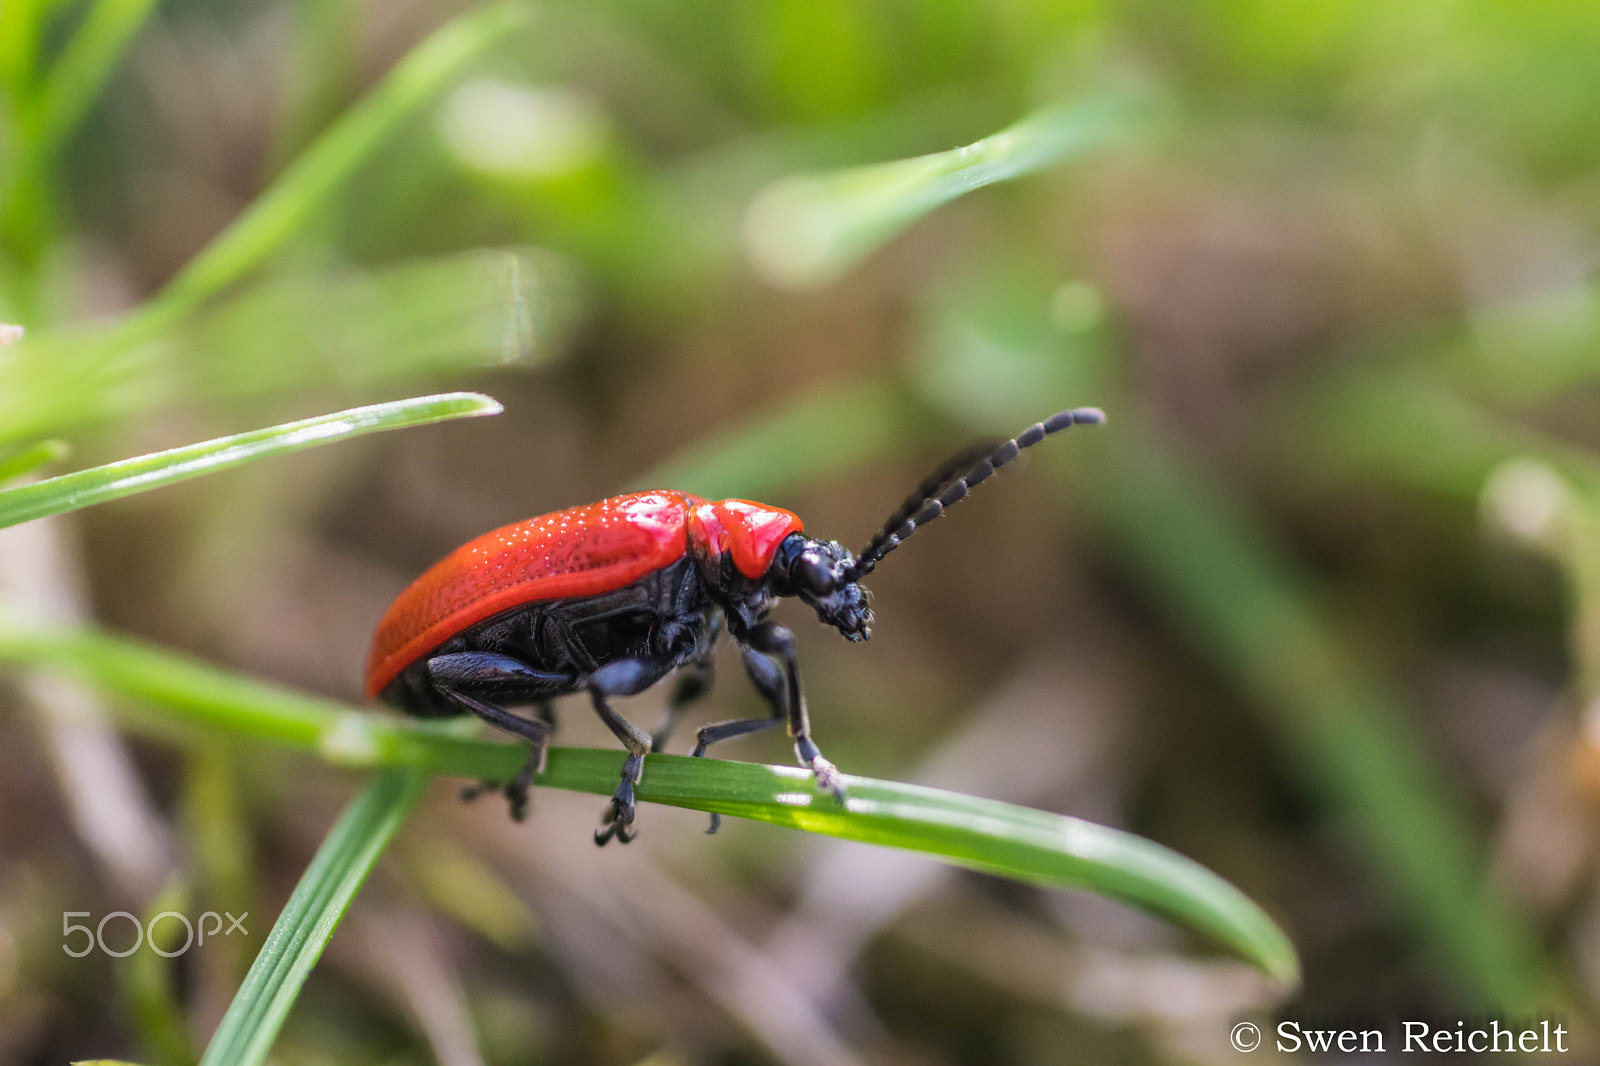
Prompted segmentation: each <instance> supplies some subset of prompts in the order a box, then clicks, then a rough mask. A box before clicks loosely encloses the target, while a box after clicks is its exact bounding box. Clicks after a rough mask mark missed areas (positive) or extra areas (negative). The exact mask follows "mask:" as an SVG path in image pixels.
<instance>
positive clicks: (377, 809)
mask: <svg viewBox="0 0 1600 1066" xmlns="http://www.w3.org/2000/svg"><path fill="white" fill-rule="evenodd" d="M427 781H428V777H427V775H426V774H425V773H422V772H421V771H418V770H407V769H389V770H384V771H383V772H381V773H380V774H378V776H377V777H375V778H374V779H373V781H372V783H371V784H369V785H368V786H367V787H366V788H365V789H363V790H362V791H361V793H360V794H359V795H358V796H357V797H356V798H355V800H354V801H353V802H352V803H351V804H350V806H349V807H347V808H346V809H345V812H344V814H343V815H341V816H340V818H339V821H338V823H337V824H335V825H334V827H333V830H332V832H330V833H329V834H328V837H327V839H326V840H324V841H323V842H322V847H321V848H319V849H317V854H316V857H315V858H314V859H312V860H311V865H310V866H309V867H307V868H306V872H305V874H304V875H303V876H302V877H301V878H300V883H299V884H298V885H296V886H295V889H294V893H293V894H292V895H290V897H289V902H288V904H287V905H285V906H284V908H283V913H282V914H280V915H279V916H278V920H277V921H276V922H275V923H273V926H272V932H270V933H268V934H267V940H266V943H265V944H263V945H262V946H261V953H260V954H259V955H257V956H256V961H255V962H254V963H252V964H251V966H250V972H249V974H248V975H246V977H245V979H244V984H243V985H242V986H240V988H239V992H238V994H237V995H235V996H234V997H233V1002H232V1003H231V1004H229V1005H228V1011H227V1013H226V1014H224V1015H223V1017H222V1023H221V1024H220V1025H218V1026H217V1031H216V1033H215V1034H214V1035H213V1036H212V1038H211V1043H210V1045H209V1046H208V1047H207V1048H206V1053H205V1055H204V1057H202V1058H201V1060H200V1062H201V1066H223V1064H226V1066H255V1064H258V1063H261V1062H265V1061H266V1058H267V1053H268V1052H269V1051H270V1050H271V1049H272V1042H273V1040H274V1039H275V1038H276V1037H277V1035H278V1030H279V1029H281V1028H282V1027H283V1022H284V1019H285V1018H287V1017H288V1015H289V1009H290V1008H291V1007H292V1006H293V1005H294V1001H295V997H296V996H298V995H299V994H300V987H301V986H302V985H304V984H305V981H306V977H307V976H309V975H310V973H311V968H312V967H313V966H315V965H316V963H317V959H319V958H320V957H321V956H322V949H323V948H324V947H326V946H327V943H328V941H329V940H330V939H331V938H332V937H333V933H334V930H335V929H337V928H338V926H339V920H340V919H341V918H343V917H344V912H345V911H346V910H347V909H348V908H349V906H350V901H351V900H353V899H354V898H355V895H356V892H357V891H359V890H360V888H361V885H362V882H364V881H365V880H366V879H367V875H368V874H369V873H371V872H372V867H373V865H374V864H375V863H376V862H377V861H378V856H379V855H380V854H382V853H383V849H384V847H385V846H386V845H387V844H388V843H389V841H390V839H391V838H393V836H394V834H395V830H397V829H398V828H399V827H400V823H401V822H402V821H404V820H405V816H406V815H407V814H408V813H409V812H410V811H411V808H412V807H414V806H415V805H416V802H417V798H418V797H419V796H420V795H421V794H422V788H423V786H424V785H426V784H427Z"/></svg>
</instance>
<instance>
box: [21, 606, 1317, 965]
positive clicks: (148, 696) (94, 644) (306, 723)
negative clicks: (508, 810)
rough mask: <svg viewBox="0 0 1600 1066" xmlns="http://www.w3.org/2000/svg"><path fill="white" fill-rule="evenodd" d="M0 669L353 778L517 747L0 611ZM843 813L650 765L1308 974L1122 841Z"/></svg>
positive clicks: (1077, 827)
mask: <svg viewBox="0 0 1600 1066" xmlns="http://www.w3.org/2000/svg"><path fill="white" fill-rule="evenodd" d="M0 658H3V659H7V660H11V661H16V662H25V663H27V664H29V665H30V666H31V667H33V668H36V669H37V668H57V669H65V670H67V671H69V672H71V673H73V674H74V675H76V676H79V677H83V678H85V679H87V680H89V681H92V682H93V683H95V684H97V685H99V686H101V687H103V688H105V689H107V690H108V691H110V692H111V693H113V694H116V695H118V696H122V697H125V698H131V699H134V700H136V701H139V702H141V703H145V704H149V705H152V706H155V707H160V708H164V709H165V710H166V711H167V713H168V714H169V715H170V716H171V717H172V718H175V719H179V720H188V721H191V722H198V723H203V724H206V725H210V726H213V727H217V728H221V729H223V730H226V731H228V732H229V733H231V734H232V735H233V736H235V737H237V738H241V739H242V738H250V739H261V740H267V741H270V742H273V743H279V744H285V745H289V746H293V747H298V748H301V749H304V750H307V751H312V752H315V753H317V754H318V755H320V756H322V757H323V758H325V759H329V760H332V761H335V762H339V763H343V764H346V765H369V766H370V765H391V766H410V767H414V768H417V769H421V770H426V771H428V772H432V773H443V774H451V775H457V776H462V777H468V778H472V779H475V780H504V779H506V778H507V777H509V776H510V775H512V774H514V773H515V772H516V771H517V769H518V768H520V766H521V765H522V762H523V759H524V758H525V755H526V749H525V747H524V746H523V745H521V744H511V743H497V742H492V741H484V740H476V739H472V738H470V737H467V736H463V735H459V734H457V733H454V732H453V731H450V730H449V729H448V727H440V726H439V725H438V724H436V723H411V722H406V721H401V720H398V719H393V718H388V717H385V716H381V715H377V714H368V713H362V712H359V711H356V710H354V709H353V708H346V707H343V706H342V705H340V704H337V703H333V702H330V701H325V700H318V699H314V698H312V697H307V696H302V695H300V694H298V693H294V692H291V691H288V690H284V689H280V688H277V687H276V686H272V685H268V684H264V683H261V682H256V681H251V680H249V679H246V678H242V677H239V676H237V675H235V674H231V673H228V672H226V671H222V670H218V669H216V668H215V667H211V666H207V665H205V664H203V663H199V662H196V661H194V660H191V659H188V658H186V657H183V656H179V655H174V654H172V653H171V652H166V651H163V650H161V649H158V648H153V647H150V646H148V645H144V644H141V643H140V642H137V641H132V640H128V639H126V638H121V637H115V636H112V635H109V634H104V633H98V632H95V631H93V630H88V629H79V628H71V627H63V626H54V625H48V624H41V623H37V622H33V621H29V620H25V619H21V618H18V617H16V616H15V615H14V614H12V613H5V612H0ZM622 759H623V753H622V752H620V751H602V750H597V749H579V748H558V749H554V750H552V751H551V752H550V753H549V759H548V763H547V766H546V769H545V772H544V773H543V774H541V775H540V776H539V777H538V779H537V781H536V783H537V784H539V785H541V786H546V787H552V788H564V789H569V790H575V791H580V792H588V793H592V794H595V795H601V796H605V795H610V794H611V792H612V790H613V789H615V788H616V783H617V774H618V772H619V771H620V770H621V766H622ZM850 789H851V798H850V801H849V806H848V807H847V808H840V807H839V806H838V805H837V804H836V803H835V802H834V801H833V799H832V798H831V797H829V796H819V795H818V794H817V792H816V791H815V789H814V788H813V786H812V783H811V779H810V775H809V774H808V773H807V772H806V771H805V770H802V769H800V768H798V767H772V766H760V765H757V764H750V763H726V762H721V761H718V760H713V759H690V758H685V757H683V756H673V755H652V756H650V757H649V759H648V760H647V762H646V769H645V774H644V779H643V781H642V783H641V784H640V785H639V789H638V795H639V798H640V799H641V800H644V801H647V802H652V803H664V804H669V805H672V806H678V807H688V808H692V809H695V810H701V811H714V812H716V813H719V814H727V815H733V816H736V817H741V818H752V819H756V820H759V821H765V822H770V823H772V824H775V825H783V826H788V827H790V828H795V829H803V830H806V831H808V832H814V833H823V834H826V835H830V836H837V837H840V838H842V839H846V840H857V841H861V842H863V843H869V844H878V845H882V846H886V847H899V848H906V849H910V850H914V851H919V852H922V853H924V854H927V855H930V856H933V857H936V858H940V859H943V860H945V861H948V862H952V863H956V864H958V865H962V866H966V867H969V868H972V869H979V870H985V871H987V872H990V873H994V874H998V875H1001V876H1005V877H1011V878H1014V879H1017V880H1022V881H1027V882H1030V883H1034V884H1040V885H1045V886H1049V887H1055V888H1063V887H1075V888H1083V889H1087V890H1089V891H1092V892H1097V893H1100V894H1102V895H1106V896H1110V897H1112V898H1115V899H1120V900H1123V901H1125V902H1128V903H1131V904H1133V905H1135V906H1139V907H1143V908H1145V909H1147V910H1150V911H1152V912H1154V913H1157V914H1161V915H1164V916H1165V917H1167V918H1169V919H1172V920H1174V921H1177V922H1178V923H1180V924H1182V925H1184V926H1186V927H1187V928H1190V929H1193V930H1195V931H1197V932H1200V933H1202V934H1205V935H1207V936H1210V937H1212V938H1213V939H1215V940H1216V941H1217V942H1219V943H1221V944H1223V945H1226V946H1227V947H1229V948H1231V949H1233V950H1234V951H1236V952H1238V953H1239V954H1240V955H1242V956H1243V957H1244V958H1247V959H1249V960H1250V961H1251V962H1253V963H1254V964H1255V965H1257V966H1259V967H1260V968H1261V969H1262V970H1264V971H1265V972H1266V973H1268V974H1270V975H1272V976H1273V977H1275V978H1277V979H1279V980H1281V981H1283V982H1285V983H1286V984H1287V983H1293V982H1294V981H1295V980H1296V975H1297V973H1298V963H1297V961H1296V959H1295V955H1294V951H1293V948H1292V947H1291V946H1290V945H1289V942H1288V940H1287V938H1286V937H1284V935H1283V933H1282V932H1281V931H1279V930H1278V928H1277V927H1276V926H1275V925H1273V924H1272V922H1271V921H1270V920H1269V919H1268V918H1267V917H1266V916H1265V915H1264V914H1263V913H1262V912H1261V910H1260V909H1259V908H1258V907H1256V906H1255V905H1254V904H1253V903H1251V902H1250V901H1249V900H1248V899H1246V898H1245V897H1244V896H1243V895H1242V894H1241V893H1240V892H1239V891H1238V890H1237V889H1235V888H1233V887H1232V886H1230V885H1228V884H1227V883H1226V882H1224V881H1223V880H1222V879H1220V878H1218V877H1217V876H1216V875H1215V874H1212V873H1210V872H1209V871H1207V870H1205V869H1204V868H1203V867H1201V866H1199V865H1198V864H1196V863H1194V862H1191V861H1190V860H1188V859H1185V858H1183V857H1181V856H1179V855H1177V854H1176V853H1174V852H1171V851H1169V850H1167V849H1166V848H1162V847H1160V846H1159V845H1156V844H1154V843H1151V842H1149V841H1144V840H1141V839H1139V838H1137V837H1133V836H1131V835H1129V834H1126V833H1121V832H1119V831H1116V830H1112V829H1107V828H1104V827H1100V826H1096V825H1093V824H1091V823H1087V822H1081V821H1078V820H1076V819H1070V818H1063V817H1061V816H1058V815H1054V814H1047V813H1044V812H1041V811H1030V810H1027V809H1026V808H1022V807H1015V806H1012V805H1010V804H1005V803H997V802H995V801H991V800H984V799H976V798H974V797H971V796H963V795H960V794H957V793H952V792H945V791H941V790H938V789H930V788H922V787H918V786H912V785H902V784H896V783H893V782H887V781H872V780H868V779H866V778H852V779H850Z"/></svg>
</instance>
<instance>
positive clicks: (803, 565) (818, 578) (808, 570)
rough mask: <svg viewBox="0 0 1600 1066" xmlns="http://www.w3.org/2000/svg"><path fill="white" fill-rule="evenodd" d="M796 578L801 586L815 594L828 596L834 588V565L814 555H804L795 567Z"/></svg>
mask: <svg viewBox="0 0 1600 1066" xmlns="http://www.w3.org/2000/svg"><path fill="white" fill-rule="evenodd" d="M795 570H796V573H795V579H796V583H797V584H798V585H799V586H800V588H801V589H802V590H803V591H805V592H809V593H811V595H813V596H826V595H827V594H828V593H830V592H832V591H833V590H834V580H833V567H831V566H829V565H828V564H827V563H826V562H824V561H823V560H821V559H818V558H816V557H815V556H812V555H802V556H801V557H800V565H799V566H797V567H795Z"/></svg>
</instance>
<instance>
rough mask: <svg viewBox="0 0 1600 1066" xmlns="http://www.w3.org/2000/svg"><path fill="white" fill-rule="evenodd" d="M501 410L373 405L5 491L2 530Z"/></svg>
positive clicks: (453, 398)
mask: <svg viewBox="0 0 1600 1066" xmlns="http://www.w3.org/2000/svg"><path fill="white" fill-rule="evenodd" d="M499 412H500V405H499V404H498V403H496V402H495V401H494V400H492V399H490V398H489V397H487V396H481V395H479V394H477V393H471V392H454V393H444V394H441V395H438V396H420V397H416V398H414V399H409V400H396V401H394V402H392V403H380V404H373V405H372V406H370V407H354V408H351V409H350V410H347V411H340V412H338V413H336V414H331V415H322V416H320V417H318V418H307V419H304V420H302V421H299V422H288V423H285V424H283V425H281V426H273V427H271V428H269V429H258V430H255V431H253V432H250V433H239V434H236V435H234V436H231V437H219V438H218V439H216V440H210V441H204V442H202V443H200V444H191V445H188V446H186V447H182V448H173V449H171V450H169V451H164V452H156V453H154V454H152V455H141V456H138V457H137V458H133V459H124V460H122V461H120V462H116V463H110V464H107V465H106V466H97V467H94V468H92V469H89V470H79V471H77V472H76V473H72V474H63V475H61V476H60V477H53V478H48V479H46V480H44V481H39V482H35V483H34V484H32V485H22V486H19V487H17V488H11V489H0V527H5V526H12V525H16V524H17V523H19V522H29V521H32V520H33V519H35V518H43V517H45V516H47V515H53V514H61V513H63V512H65V511H74V510H77V509H78V508H80V507H88V506H90V505H92V504H96V503H105V502H106V501H107V500H115V499H120V498H121V497H123V496H129V495H132V494H133V493H135V492H144V491H146V490H148V489H153V488H158V487H160V486H163V485H171V484H173V483H174V482H178V481H184V480H187V479H188V478H192V477H199V476H200V475H201V474H211V473H216V472H217V471H219V470H227V469H229V468H231V467H235V466H239V465H240V464H242V463H248V462H251V461H253V460H256V459H263V458H266V457H267V456H272V455H283V454H286V453H288V452H295V451H300V450H301V449H304V448H311V447H315V446H316V445H319V444H327V443H329V442H331V441H335V440H341V439H343V438H346V437H353V436H359V435H361V434H364V433H374V432H377V431H379V430H385V429H398V428H400V427H402V426H417V425H424V424H426V423H429V422H439V421H442V420H444V419H449V418H464V417H471V416H475V415H492V414H498V413H499Z"/></svg>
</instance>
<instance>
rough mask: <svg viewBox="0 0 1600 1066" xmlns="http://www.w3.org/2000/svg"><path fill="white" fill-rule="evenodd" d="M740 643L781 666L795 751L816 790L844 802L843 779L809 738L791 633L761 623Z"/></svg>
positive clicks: (808, 725)
mask: <svg viewBox="0 0 1600 1066" xmlns="http://www.w3.org/2000/svg"><path fill="white" fill-rule="evenodd" d="M741 643H745V644H749V645H750V647H752V648H754V649H756V650H757V651H760V652H765V653H766V654H768V655H771V656H773V657H774V658H776V659H778V660H779V661H780V662H782V663H783V674H784V681H785V682H786V685H785V690H786V691H787V693H788V699H787V701H786V703H787V707H788V711H789V735H790V736H791V737H793V738H794V752H795V755H796V756H797V757H798V758H799V759H800V764H801V765H802V766H806V767H809V768H810V770H811V775H812V777H814V778H815V779H816V782H817V787H818V788H819V789H821V790H822V791H824V792H832V793H833V795H834V798H835V799H837V800H838V801H839V802H840V803H843V802H844V800H845V790H844V778H843V777H841V776H840V774H839V770H838V768H837V767H835V766H834V765H833V763H831V762H829V761H828V760H827V759H825V758H823V757H822V752H821V751H819V750H818V749H817V745H816V742H815V741H813V740H812V739H811V719H810V717H809V716H808V715H807V714H806V700H805V696H804V694H803V693H801V691H800V667H799V663H798V662H797V661H796V659H795V651H794V634H793V633H791V632H789V630H787V629H785V628H784V627H783V626H780V625H779V624H778V623H776V622H762V623H761V624H760V625H758V626H755V627H754V628H752V629H751V630H750V631H749V632H748V633H746V634H745V635H744V637H743V639H742V640H741Z"/></svg>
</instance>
